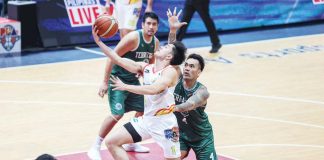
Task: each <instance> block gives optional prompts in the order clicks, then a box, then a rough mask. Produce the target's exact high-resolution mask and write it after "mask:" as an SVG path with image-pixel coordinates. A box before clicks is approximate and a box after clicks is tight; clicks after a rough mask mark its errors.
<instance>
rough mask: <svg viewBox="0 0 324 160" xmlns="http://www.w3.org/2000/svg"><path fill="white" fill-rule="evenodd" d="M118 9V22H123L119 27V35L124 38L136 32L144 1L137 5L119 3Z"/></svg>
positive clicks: (136, 3) (138, 2) (137, 2)
mask: <svg viewBox="0 0 324 160" xmlns="http://www.w3.org/2000/svg"><path fill="white" fill-rule="evenodd" d="M116 3H117V2H116ZM118 9H119V12H118V13H119V16H118V18H119V19H118V21H122V23H121V24H120V25H118V27H119V33H120V37H121V38H123V37H124V36H125V35H126V34H128V33H129V32H131V31H134V30H136V27H137V22H138V19H139V16H140V13H141V9H142V1H141V0H140V1H136V2H135V3H131V4H124V3H120V2H119V3H118Z"/></svg>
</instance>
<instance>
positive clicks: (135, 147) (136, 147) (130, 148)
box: [122, 143, 150, 153]
mask: <svg viewBox="0 0 324 160" xmlns="http://www.w3.org/2000/svg"><path fill="white" fill-rule="evenodd" d="M122 146H123V148H124V149H125V151H127V152H138V153H148V152H150V149H149V148H147V147H144V146H142V145H140V144H137V143H131V144H123V145H122Z"/></svg>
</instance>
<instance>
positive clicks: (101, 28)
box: [94, 14, 118, 38]
mask: <svg viewBox="0 0 324 160" xmlns="http://www.w3.org/2000/svg"><path fill="white" fill-rule="evenodd" d="M94 25H95V26H97V30H98V35H99V36H100V37H102V38H110V37H112V36H114V35H115V34H116V33H117V31H118V23H117V20H116V19H115V18H114V17H113V16H110V15H108V14H103V15H100V16H99V17H98V18H97V19H96V21H95V22H94Z"/></svg>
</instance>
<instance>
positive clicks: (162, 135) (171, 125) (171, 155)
mask: <svg viewBox="0 0 324 160" xmlns="http://www.w3.org/2000/svg"><path fill="white" fill-rule="evenodd" d="M146 121H149V122H150V124H149V125H150V126H149V127H148V129H149V130H150V133H151V136H152V138H153V139H154V141H155V142H156V143H157V144H158V145H159V146H160V147H161V148H162V149H163V155H164V158H165V159H167V160H180V157H181V152H180V143H179V128H178V123H177V119H176V117H175V116H174V115H173V114H168V115H162V116H160V117H159V118H152V119H146Z"/></svg>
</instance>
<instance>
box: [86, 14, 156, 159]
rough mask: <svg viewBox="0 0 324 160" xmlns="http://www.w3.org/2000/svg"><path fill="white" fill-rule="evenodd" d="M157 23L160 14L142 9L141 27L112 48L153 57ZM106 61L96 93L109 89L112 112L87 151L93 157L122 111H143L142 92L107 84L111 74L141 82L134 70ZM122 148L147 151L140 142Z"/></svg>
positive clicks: (123, 53)
mask: <svg viewBox="0 0 324 160" xmlns="http://www.w3.org/2000/svg"><path fill="white" fill-rule="evenodd" d="M158 24H159V18H158V16H157V15H156V14H155V13H153V12H147V13H145V14H144V17H143V22H142V30H137V31H133V32H131V33H129V34H127V35H126V36H125V37H124V38H123V39H121V41H120V42H119V43H118V44H117V46H116V48H115V52H116V53H118V55H120V56H122V57H124V58H128V59H132V60H134V61H145V62H149V60H150V59H152V57H153V53H154V52H155V51H156V50H157V48H158V47H159V40H158V39H157V38H156V37H155V36H154V35H155V33H156V31H157V29H158ZM106 63H107V64H106V68H105V76H104V81H103V83H102V85H101V87H100V90H99V93H98V94H99V96H101V97H103V96H104V95H105V93H107V90H108V100H109V104H110V111H111V114H112V115H109V116H107V117H106V118H105V120H104V121H103V123H102V125H101V128H100V130H99V135H98V137H97V138H96V140H95V143H94V144H93V146H92V147H91V148H90V150H89V151H88V156H89V157H90V158H91V159H96V160H97V159H101V158H100V146H101V143H102V141H103V139H104V138H105V137H106V135H107V134H108V133H109V132H110V131H111V129H112V128H113V127H114V126H115V125H116V123H117V122H118V121H119V120H120V119H121V118H122V117H123V115H124V113H126V112H129V111H137V112H140V113H141V115H142V114H143V111H144V108H143V106H144V97H143V96H142V95H137V94H133V93H130V92H125V91H113V90H112V89H111V88H110V87H108V84H109V83H111V82H110V81H109V78H110V75H114V76H116V77H119V78H120V79H122V80H123V81H124V82H125V83H127V84H133V85H140V82H139V80H138V78H137V77H136V74H133V73H130V72H128V71H127V70H125V69H123V68H121V67H119V66H117V65H114V66H113V63H112V62H111V60H110V59H109V58H107V62H106ZM125 149H126V150H127V151H135V152H149V148H147V147H144V146H141V145H139V144H134V145H132V146H128V148H125Z"/></svg>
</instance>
